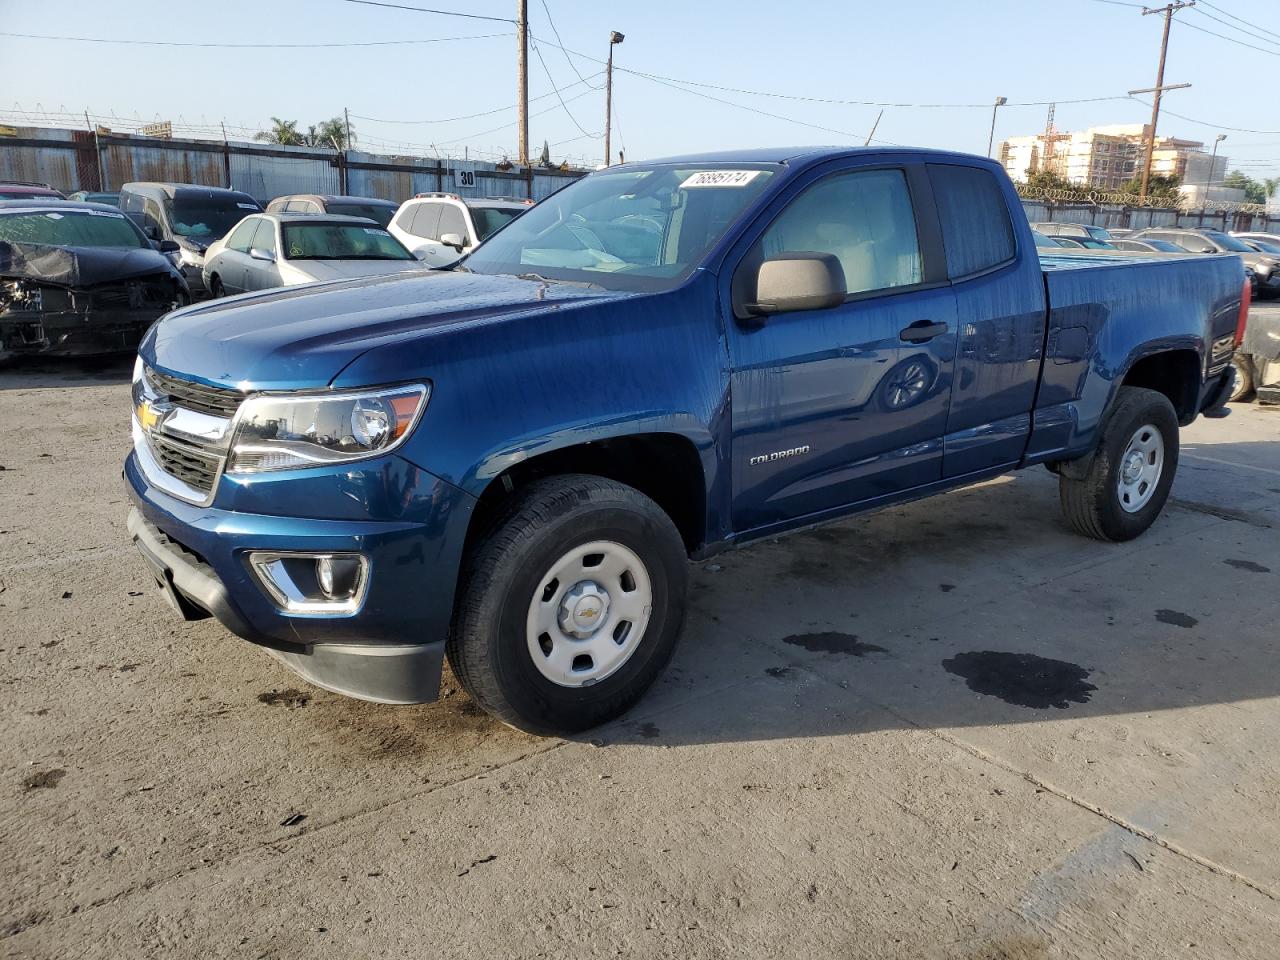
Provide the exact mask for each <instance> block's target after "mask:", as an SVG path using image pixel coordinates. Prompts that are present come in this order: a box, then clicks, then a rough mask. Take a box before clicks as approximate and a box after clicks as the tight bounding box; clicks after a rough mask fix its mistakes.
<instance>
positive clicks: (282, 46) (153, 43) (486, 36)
mask: <svg viewBox="0 0 1280 960" xmlns="http://www.w3.org/2000/svg"><path fill="white" fill-rule="evenodd" d="M509 36H511V34H510V33H480V34H474V35H472V36H466V37H430V38H426V39H422V40H363V41H359V40H352V41H343V42H340V43H339V42H333V43H195V42H185V41H177V40H112V39H106V38H104V37H62V36H55V35H52V34H45V33H9V32H7V31H0V37H18V38H21V39H25V40H65V41H72V42H75V43H108V44H123V45H126V46H140V47H213V48H239V49H254V50H309V49H315V48H323V47H391V46H400V45H403V44H415V43H449V42H451V41H454V40H490V39H492V38H494V37H509Z"/></svg>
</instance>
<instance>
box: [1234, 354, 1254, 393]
mask: <svg viewBox="0 0 1280 960" xmlns="http://www.w3.org/2000/svg"><path fill="white" fill-rule="evenodd" d="M1231 367H1232V376H1233V377H1234V380H1233V382H1232V384H1231V394H1230V395H1229V396H1228V397H1227V402H1228V403H1243V402H1244V401H1246V400H1248V399H1250V398H1251V397H1252V396H1253V391H1254V388H1255V387H1256V386H1257V384H1255V383H1254V382H1253V360H1252V359H1251V358H1250V357H1247V356H1243V355H1241V354H1238V353H1237V354H1236V355H1235V356H1234V357H1232V358H1231Z"/></svg>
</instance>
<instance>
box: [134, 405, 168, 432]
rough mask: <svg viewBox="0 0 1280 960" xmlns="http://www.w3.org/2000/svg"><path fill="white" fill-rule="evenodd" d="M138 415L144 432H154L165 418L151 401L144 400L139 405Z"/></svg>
mask: <svg viewBox="0 0 1280 960" xmlns="http://www.w3.org/2000/svg"><path fill="white" fill-rule="evenodd" d="M137 414H138V423H140V424H141V425H142V429H143V430H154V429H155V428H156V426H157V425H158V424H159V423H160V419H161V417H162V416H163V413H162V411H159V410H157V409H156V408H155V407H153V406H152V405H151V401H150V400H143V401H142V402H141V403H140V404H138V409H137Z"/></svg>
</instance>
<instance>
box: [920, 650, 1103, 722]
mask: <svg viewBox="0 0 1280 960" xmlns="http://www.w3.org/2000/svg"><path fill="white" fill-rule="evenodd" d="M942 667H943V669H944V670H946V671H947V672H948V673H953V674H955V675H956V676H957V677H962V678H963V679H964V681H965V683H966V685H967V686H968V687H969V689H970V690H972V691H973V692H974V693H981V694H985V695H987V696H992V697H999V698H1000V699H1001V700H1003V701H1004V702H1005V703H1011V704H1013V705H1014V706H1018V707H1031V708H1032V709H1034V710H1047V709H1049V708H1050V707H1056V708H1057V709H1059V710H1065V709H1066V708H1067V706H1068V705H1069V704H1071V703H1088V702H1089V697H1090V695H1091V694H1092V693H1093V691H1095V690H1097V689H1098V688H1097V687H1095V686H1094V685H1093V684H1092V683H1089V682H1088V677H1089V671H1088V670H1086V669H1085V668H1084V667H1080V666H1077V665H1076V664H1074V663H1067V662H1066V661H1065V660H1050V659H1049V658H1047V657H1038V656H1036V655H1035V654H1034V653H1006V652H1001V651H993V650H983V651H980V652H978V651H975V652H970V653H957V654H956V655H955V656H954V657H948V658H947V659H946V660H943V661H942Z"/></svg>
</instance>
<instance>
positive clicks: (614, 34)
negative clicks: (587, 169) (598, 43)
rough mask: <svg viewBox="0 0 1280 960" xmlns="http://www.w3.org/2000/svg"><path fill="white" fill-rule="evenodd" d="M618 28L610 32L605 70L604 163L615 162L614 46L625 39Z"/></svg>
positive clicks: (606, 164)
mask: <svg viewBox="0 0 1280 960" xmlns="http://www.w3.org/2000/svg"><path fill="white" fill-rule="evenodd" d="M625 39H626V37H624V36H623V35H622V34H620V33H619V32H618V31H617V30H612V31H610V33H609V63H608V65H607V66H606V67H605V71H604V165H605V166H606V167H607V166H609V165H610V164H612V163H613V156H612V154H610V153H609V150H610V143H611V140H610V134H612V133H613V48H614V47H616V46H617V45H618V44H620V43H621V42H622V41H623V40H625Z"/></svg>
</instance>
